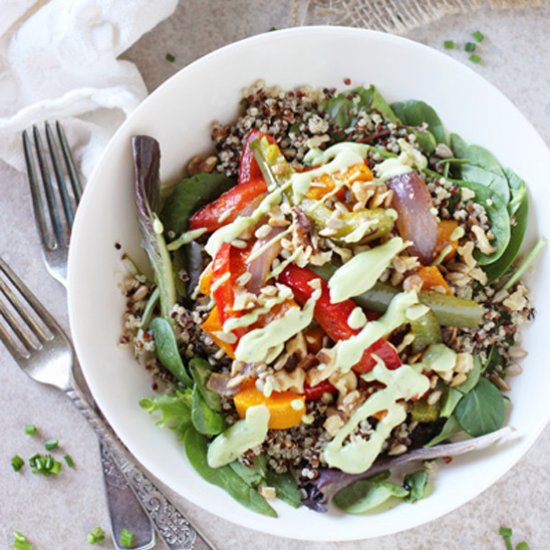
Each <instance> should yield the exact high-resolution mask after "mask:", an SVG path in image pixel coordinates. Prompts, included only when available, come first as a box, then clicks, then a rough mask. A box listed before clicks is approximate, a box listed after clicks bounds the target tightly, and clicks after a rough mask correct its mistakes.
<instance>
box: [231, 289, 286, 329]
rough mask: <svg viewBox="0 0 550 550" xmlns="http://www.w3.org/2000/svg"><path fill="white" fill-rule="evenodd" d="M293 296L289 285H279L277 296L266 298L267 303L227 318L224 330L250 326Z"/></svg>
mask: <svg viewBox="0 0 550 550" xmlns="http://www.w3.org/2000/svg"><path fill="white" fill-rule="evenodd" d="M292 297H293V294H292V290H290V288H288V287H287V286H283V285H278V292H277V295H276V296H274V297H273V298H269V299H268V300H266V302H265V305H263V306H261V307H257V308H255V309H253V310H252V311H250V312H249V313H246V314H245V315H243V316H242V317H232V318H230V319H227V321H225V323H224V324H223V330H224V332H231V331H232V330H235V329H236V328H241V327H249V326H250V325H253V324H254V323H256V322H257V321H258V319H259V318H260V317H261V316H262V315H265V314H266V313H269V311H270V310H272V309H273V308H274V307H275V306H276V305H279V304H282V303H283V302H284V301H286V300H289V299H290V298H292Z"/></svg>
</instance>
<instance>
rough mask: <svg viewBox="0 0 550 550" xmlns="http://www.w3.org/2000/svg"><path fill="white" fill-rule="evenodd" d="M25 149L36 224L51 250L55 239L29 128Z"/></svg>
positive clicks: (25, 135)
mask: <svg viewBox="0 0 550 550" xmlns="http://www.w3.org/2000/svg"><path fill="white" fill-rule="evenodd" d="M23 151H24V152H25V164H26V165H27V176H28V178H29V186H30V188H31V196H32V206H33V209H34V217H35V218H36V225H37V226H38V233H40V238H41V239H42V244H43V245H44V248H46V249H49V250H51V249H53V248H54V247H55V241H54V240H53V239H52V237H51V235H50V232H49V231H48V225H47V223H46V217H45V214H44V208H43V206H44V205H43V204H42V197H41V196H40V189H39V183H38V174H37V173H36V164H35V161H34V158H33V153H32V145H31V141H30V139H29V135H28V133H27V130H24V131H23Z"/></svg>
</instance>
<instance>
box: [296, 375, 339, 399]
mask: <svg viewBox="0 0 550 550" xmlns="http://www.w3.org/2000/svg"><path fill="white" fill-rule="evenodd" d="M337 391H338V390H337V389H336V388H335V387H334V386H333V385H332V384H331V383H330V382H329V381H328V380H323V381H322V382H319V383H318V384H317V385H316V386H308V385H307V384H306V385H304V395H305V396H306V401H317V400H318V399H321V397H323V395H325V393H337Z"/></svg>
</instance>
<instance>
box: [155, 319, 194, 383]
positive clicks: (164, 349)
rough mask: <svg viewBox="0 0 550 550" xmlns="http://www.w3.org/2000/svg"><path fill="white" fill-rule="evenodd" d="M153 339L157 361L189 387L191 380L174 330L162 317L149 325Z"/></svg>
mask: <svg viewBox="0 0 550 550" xmlns="http://www.w3.org/2000/svg"><path fill="white" fill-rule="evenodd" d="M151 330H152V331H153V336H154V339H155V351H156V354H157V357H158V359H159V361H160V362H161V363H162V365H163V366H164V367H165V368H167V369H168V370H169V371H170V372H171V373H172V374H173V375H174V376H175V377H176V379H177V380H178V381H179V382H181V383H182V384H184V385H186V386H188V387H191V386H192V385H193V380H192V379H191V377H190V376H189V374H188V373H187V370H186V369H185V366H184V364H183V361H182V360H181V355H180V352H179V349H178V344H177V342H176V336H175V335H174V329H173V328H172V325H171V324H170V323H169V322H168V321H167V320H166V319H165V318H164V317H155V319H153V321H152V323H151Z"/></svg>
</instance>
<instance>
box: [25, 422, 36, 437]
mask: <svg viewBox="0 0 550 550" xmlns="http://www.w3.org/2000/svg"><path fill="white" fill-rule="evenodd" d="M37 431H38V429H37V427H36V426H35V425H34V424H25V433H26V434H27V435H36V432H37Z"/></svg>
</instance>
